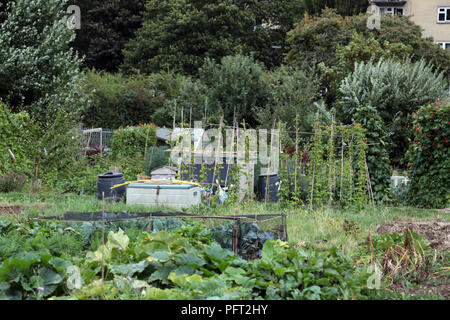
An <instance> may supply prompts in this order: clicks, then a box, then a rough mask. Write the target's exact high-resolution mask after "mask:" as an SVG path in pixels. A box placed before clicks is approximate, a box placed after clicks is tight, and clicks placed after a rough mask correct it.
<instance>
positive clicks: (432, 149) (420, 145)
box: [406, 103, 450, 208]
mask: <svg viewBox="0 0 450 320" xmlns="http://www.w3.org/2000/svg"><path fill="white" fill-rule="evenodd" d="M449 119H450V104H440V103H435V104H432V105H431V104H429V105H427V106H425V107H422V108H420V109H419V110H418V111H417V112H415V113H414V116H413V129H414V136H413V140H410V147H409V150H408V152H407V154H406V156H407V159H408V161H409V163H408V165H409V168H410V170H412V173H413V174H414V177H413V179H412V180H411V182H410V183H411V185H410V190H409V194H408V203H409V204H412V205H415V206H419V207H429V208H446V207H448V205H449V203H450V193H449V192H448V188H449V186H450V175H449V172H450V152H449V148H450V143H449V140H450V126H449V125H450V122H449ZM416 166H417V168H416ZM414 170H415V171H414Z"/></svg>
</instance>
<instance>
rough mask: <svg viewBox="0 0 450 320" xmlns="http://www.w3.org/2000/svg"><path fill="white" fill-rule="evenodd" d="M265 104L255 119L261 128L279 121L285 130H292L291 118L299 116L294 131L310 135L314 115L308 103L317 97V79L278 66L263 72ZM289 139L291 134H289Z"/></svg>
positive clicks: (297, 70) (303, 72) (313, 108)
mask: <svg viewBox="0 0 450 320" xmlns="http://www.w3.org/2000/svg"><path fill="white" fill-rule="evenodd" d="M266 81H267V83H268V85H269V90H270V91H269V93H270V97H269V102H268V103H267V104H266V105H265V107H264V108H262V109H260V110H259V111H258V112H257V114H256V117H257V119H258V121H259V123H261V124H262V125H263V126H264V127H265V128H272V126H273V121H274V120H275V119H276V120H277V121H282V122H283V123H285V124H286V130H287V131H291V132H292V131H295V127H296V125H295V115H298V116H299V119H300V120H301V121H300V122H299V126H298V128H297V129H298V130H299V131H306V132H311V130H312V126H313V122H314V114H315V112H316V110H315V106H314V104H313V103H312V101H313V100H314V99H315V98H317V96H318V94H319V82H318V79H317V78H316V77H315V76H314V75H311V74H309V73H307V72H305V71H302V70H300V69H297V68H292V67H286V66H282V67H280V68H279V69H277V70H275V71H273V72H270V73H267V74H266ZM291 136H292V134H291Z"/></svg>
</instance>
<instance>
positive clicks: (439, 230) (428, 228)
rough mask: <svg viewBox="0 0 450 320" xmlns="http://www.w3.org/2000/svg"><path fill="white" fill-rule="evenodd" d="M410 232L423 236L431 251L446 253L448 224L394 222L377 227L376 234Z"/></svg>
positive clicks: (448, 236) (449, 227) (448, 234)
mask: <svg viewBox="0 0 450 320" xmlns="http://www.w3.org/2000/svg"><path fill="white" fill-rule="evenodd" d="M408 229H410V230H412V231H413V232H415V233H417V234H422V235H425V236H426V237H427V239H428V241H429V242H430V246H431V247H432V248H433V249H436V250H439V251H446V250H449V249H450V222H438V221H396V222H392V223H385V224H382V225H380V226H378V228H377V230H376V232H377V233H378V234H389V233H403V232H404V231H406V230H408Z"/></svg>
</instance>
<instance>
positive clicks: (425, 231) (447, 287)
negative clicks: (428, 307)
mask: <svg viewBox="0 0 450 320" xmlns="http://www.w3.org/2000/svg"><path fill="white" fill-rule="evenodd" d="M408 229H410V230H412V231H413V232H415V233H417V234H421V235H425V236H426V237H427V239H428V241H429V243H430V246H431V247H432V248H433V249H436V250H437V251H442V252H445V251H448V250H449V249H450V222H439V221H396V222H392V223H385V224H382V225H380V226H378V228H377V230H376V232H377V233H378V234H390V233H403V232H404V231H406V230H408ZM390 289H391V290H393V291H406V290H405V288H403V286H402V285H401V284H400V283H393V284H392V285H391V288H390ZM407 291H408V293H409V294H412V295H423V294H434V295H439V296H441V297H444V298H445V299H450V277H449V276H448V275H443V274H433V275H431V277H430V278H428V279H427V280H425V281H422V282H420V283H419V284H417V285H416V286H414V287H412V288H409V289H408V290H407Z"/></svg>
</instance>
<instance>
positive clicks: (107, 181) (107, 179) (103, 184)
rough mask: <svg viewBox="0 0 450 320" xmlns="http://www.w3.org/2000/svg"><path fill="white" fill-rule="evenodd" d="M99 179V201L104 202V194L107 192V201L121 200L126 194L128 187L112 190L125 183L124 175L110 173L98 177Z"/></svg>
mask: <svg viewBox="0 0 450 320" xmlns="http://www.w3.org/2000/svg"><path fill="white" fill-rule="evenodd" d="M97 178H98V179H97V198H98V199H99V200H102V192H105V199H106V200H119V199H120V198H121V197H122V196H123V195H124V194H125V190H126V186H122V187H118V188H115V189H112V190H111V187H113V186H115V185H118V184H122V183H125V176H124V175H123V173H115V172H108V173H104V174H100V175H98V177H97Z"/></svg>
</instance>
